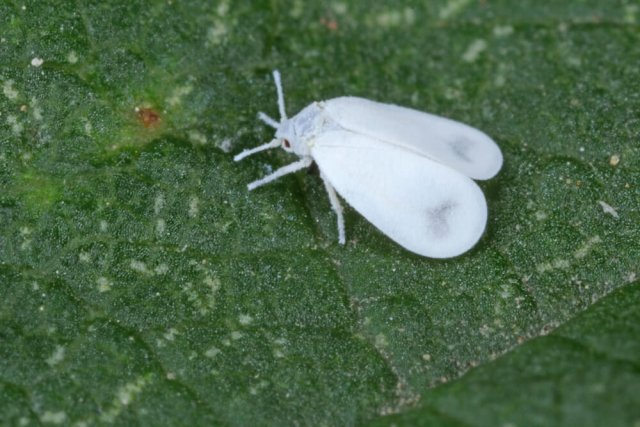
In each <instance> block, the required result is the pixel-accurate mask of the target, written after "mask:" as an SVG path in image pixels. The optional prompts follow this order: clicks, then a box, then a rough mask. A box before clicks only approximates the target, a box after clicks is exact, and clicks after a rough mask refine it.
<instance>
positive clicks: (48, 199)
mask: <svg viewBox="0 0 640 427" xmlns="http://www.w3.org/2000/svg"><path fill="white" fill-rule="evenodd" d="M16 188H17V190H18V192H19V193H20V196H21V199H22V200H23V201H24V203H25V206H26V207H27V208H28V209H31V210H34V211H42V210H44V209H48V208H49V207H50V206H51V205H52V204H53V203H54V202H55V201H57V200H59V199H60V197H61V196H62V186H61V184H60V181H58V180H55V179H53V178H50V177H46V176H42V175H36V174H35V173H34V172H33V171H29V172H26V173H24V174H23V175H22V176H20V178H19V179H18V184H17V187H16Z"/></svg>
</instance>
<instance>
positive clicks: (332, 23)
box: [320, 18, 338, 31]
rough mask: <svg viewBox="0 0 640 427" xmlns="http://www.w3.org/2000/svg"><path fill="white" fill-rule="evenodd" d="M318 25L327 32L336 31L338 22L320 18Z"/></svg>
mask: <svg viewBox="0 0 640 427" xmlns="http://www.w3.org/2000/svg"><path fill="white" fill-rule="evenodd" d="M320 24H322V25H323V26H324V27H326V28H327V29H328V30H329V31H336V30H337V29H338V22H337V21H336V20H335V19H331V18H320Z"/></svg>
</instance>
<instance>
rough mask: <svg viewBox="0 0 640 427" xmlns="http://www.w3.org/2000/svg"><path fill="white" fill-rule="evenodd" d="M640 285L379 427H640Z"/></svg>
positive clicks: (436, 391)
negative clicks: (493, 426) (529, 426)
mask: <svg viewBox="0 0 640 427" xmlns="http://www.w3.org/2000/svg"><path fill="white" fill-rule="evenodd" d="M639 300H640V284H639V283H638V282H635V283H634V284H633V285H629V286H626V287H624V288H622V289H620V290H618V291H615V292H613V293H612V295H609V296H607V297H606V298H604V299H603V300H602V301H599V302H598V303H596V304H595V305H594V306H593V307H591V308H590V309H589V310H587V312H585V313H582V314H580V315H579V316H578V317H577V318H575V319H573V320H571V321H570V322H568V323H567V324H566V325H563V326H562V327H560V328H558V329H557V330H556V331H554V332H553V333H552V334H550V335H547V336H543V337H538V338H535V339H533V340H531V341H529V342H527V343H526V344H524V345H522V346H521V347H519V348H518V349H516V350H514V351H512V352H511V353H510V354H508V355H505V356H503V357H501V358H499V359H497V360H496V361H494V362H492V363H489V364H487V365H486V366H483V367H481V368H478V369H475V370H473V371H471V372H469V373H468V374H467V375H465V376H464V377H463V378H461V379H459V380H457V381H453V382H452V383H450V384H447V385H444V386H441V387H437V388H434V389H432V390H430V391H429V392H427V393H425V394H424V395H423V396H422V401H421V403H420V405H419V408H417V409H412V410H409V411H406V412H405V413H403V414H401V415H392V416H389V417H385V418H382V419H379V420H378V424H379V425H389V424H393V425H410V426H418V425H434V424H441V425H494V424H496V423H497V422H499V423H500V424H502V425H540V426H548V425H576V426H578V425H579V426H588V425H592V426H601V425H619V426H630V425H636V424H637V423H638V422H639V421H640V407H639V406H638V405H637V403H638V400H637V396H638V393H639V392H640V370H638V367H640V356H639V355H640V341H638V340H637V339H634V338H637V337H638V336H639V335H640V308H639V307H638V301H639Z"/></svg>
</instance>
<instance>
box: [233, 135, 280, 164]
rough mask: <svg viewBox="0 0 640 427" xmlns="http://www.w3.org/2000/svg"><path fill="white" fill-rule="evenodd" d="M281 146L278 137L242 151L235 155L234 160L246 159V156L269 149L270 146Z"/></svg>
mask: <svg viewBox="0 0 640 427" xmlns="http://www.w3.org/2000/svg"><path fill="white" fill-rule="evenodd" d="M279 146H280V141H278V140H277V139H273V140H271V141H269V142H267V143H266V144H262V145H258V146H257V147H254V148H250V149H248V150H244V151H242V152H241V153H239V154H236V155H235V156H234V157H233V160H234V161H236V162H238V161H240V160H242V159H244V158H245V157H247V156H250V155H252V154H255V153H259V152H260V151H264V150H268V149H270V148H276V147H279Z"/></svg>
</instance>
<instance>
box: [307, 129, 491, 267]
mask: <svg viewBox="0 0 640 427" xmlns="http://www.w3.org/2000/svg"><path fill="white" fill-rule="evenodd" d="M311 155H312V157H313V158H314V160H315V161H316V162H317V163H318V167H319V168H320V171H321V172H322V174H323V175H324V176H325V177H326V179H328V180H329V182H330V183H331V184H332V185H333V186H334V187H335V189H336V190H337V192H338V193H339V194H340V195H341V196H342V197H344V199H345V200H346V201H347V202H348V203H349V204H350V205H351V206H353V207H354V208H355V209H356V210H357V211H358V212H360V213H361V214H362V215H363V216H364V217H365V218H367V220H369V221H370V222H371V223H372V224H373V225H375V226H376V227H377V228H378V229H380V230H381V231H382V232H383V233H384V234H386V235H387V236H389V237H390V238H391V239H393V240H395V241H396V242H397V243H399V244H400V245H402V246H403V247H405V248H406V249H408V250H410V251H413V252H415V253H417V254H420V255H424V256H428V257H432V258H448V257H453V256H456V255H459V254H461V253H463V252H465V251H467V250H468V249H470V248H471V247H472V246H473V245H474V244H475V243H476V242H477V241H478V239H479V238H480V236H481V235H482V233H483V231H484V228H485V224H486V221H487V205H486V202H485V199H484V195H483V194H482V191H481V190H480V188H479V187H478V186H477V185H476V183H475V182H474V181H472V180H471V179H470V178H468V177H466V176H465V175H463V174H461V173H459V172H457V171H456V170H454V169H452V168H450V167H448V166H444V165H442V164H440V163H438V162H435V161H433V160H430V159H428V158H426V157H424V156H420V155H418V154H416V153H415V152H413V151H410V150H406V149H404V148H402V147H399V146H397V145H393V144H390V143H387V142H384V141H379V140H376V139H374V138H371V137H369V136H367V135H361V134H358V133H354V132H347V131H342V130H336V131H329V132H326V133H323V134H322V135H320V137H319V138H318V139H317V140H316V141H315V144H314V145H313V146H312V148H311Z"/></svg>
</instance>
